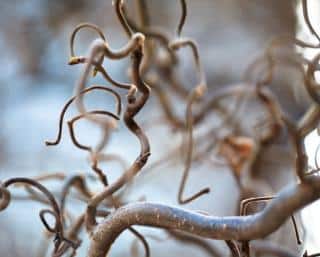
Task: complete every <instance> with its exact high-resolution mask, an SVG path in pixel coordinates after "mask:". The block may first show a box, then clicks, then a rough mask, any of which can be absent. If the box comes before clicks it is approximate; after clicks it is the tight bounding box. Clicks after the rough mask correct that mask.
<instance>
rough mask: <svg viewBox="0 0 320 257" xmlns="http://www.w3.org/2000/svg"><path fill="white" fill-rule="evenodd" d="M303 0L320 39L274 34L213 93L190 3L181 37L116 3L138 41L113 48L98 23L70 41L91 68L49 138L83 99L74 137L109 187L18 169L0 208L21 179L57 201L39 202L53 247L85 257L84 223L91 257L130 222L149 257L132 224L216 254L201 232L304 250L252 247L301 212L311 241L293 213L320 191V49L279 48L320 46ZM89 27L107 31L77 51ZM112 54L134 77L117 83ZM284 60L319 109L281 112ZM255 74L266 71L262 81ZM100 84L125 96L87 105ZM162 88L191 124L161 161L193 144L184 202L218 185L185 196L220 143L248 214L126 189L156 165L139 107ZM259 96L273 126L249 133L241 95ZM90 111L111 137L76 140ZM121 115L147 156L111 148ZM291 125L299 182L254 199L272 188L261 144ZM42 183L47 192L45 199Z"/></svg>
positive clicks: (165, 104)
mask: <svg viewBox="0 0 320 257" xmlns="http://www.w3.org/2000/svg"><path fill="white" fill-rule="evenodd" d="M302 3H303V15H304V18H305V23H306V24H307V26H308V28H309V30H310V32H311V33H312V34H313V35H314V36H315V37H316V39H317V40H318V44H310V43H307V42H303V41H301V40H298V39H291V38H288V37H286V36H284V37H281V38H277V39H275V40H273V41H272V42H271V43H270V46H269V47H268V48H267V49H266V51H265V52H264V54H263V56H262V57H261V58H258V59H257V60H256V61H255V62H254V63H253V64H252V65H250V66H249V67H248V70H247V72H246V74H245V78H246V81H245V82H243V83H242V84H239V85H236V86H232V87H224V88H221V89H219V90H215V91H213V92H212V90H210V88H208V87H207V82H206V77H205V72H204V70H203V67H202V65H201V60H200V54H199V49H198V46H197V44H196V43H195V42H194V41H193V40H192V39H189V38H185V37H182V36H181V35H182V30H183V26H184V23H185V20H186V17H187V5H186V1H185V0H180V5H181V10H182V11H181V16H180V19H179V21H178V26H177V30H176V31H175V36H174V37H171V36H170V35H169V33H167V32H164V31H163V30H161V29H159V28H156V27H154V26H152V24H151V19H150V13H149V9H148V4H147V1H145V0H137V1H136V8H137V11H138V12H137V13H138V15H137V16H138V17H137V19H133V18H130V15H129V13H130V12H129V11H130V10H128V9H127V8H126V6H125V3H124V1H122V0H115V1H114V7H115V13H116V14H117V17H118V19H119V21H120V23H121V25H122V28H123V31H124V32H125V34H126V35H127V37H128V42H127V43H126V44H125V45H124V46H123V47H121V48H119V49H113V48H111V47H110V46H109V43H108V41H107V39H106V37H105V36H104V34H103V32H102V30H101V29H100V28H99V27H98V26H96V25H94V24H90V23H83V24H80V25H79V26H77V27H76V28H75V29H74V31H73V32H72V34H71V38H70V53H71V57H70V61H69V64H70V65H77V64H83V65H84V68H83V71H82V74H81V76H80V79H79V81H78V82H77V84H76V86H75V91H74V95H73V96H72V97H71V98H70V99H69V100H68V101H67V102H66V104H65V105H64V106H63V108H62V111H61V114H60V118H59V128H58V134H57V137H56V139H55V140H53V141H47V142H46V144H47V145H48V146H54V145H57V144H59V142H60V141H61V138H62V129H63V124H64V117H65V114H66V112H67V110H68V108H69V106H70V105H72V104H73V103H74V104H75V105H76V107H77V111H78V112H79V113H78V114H77V115H76V116H74V117H73V118H71V119H70V120H69V121H68V122H67V124H68V129H69V133H70V137H71V140H72V142H73V144H74V145H75V146H76V147H77V148H79V149H80V150H84V151H86V152H88V153H89V161H90V164H91V168H92V170H93V171H94V172H95V173H96V174H97V178H98V181H99V182H101V185H102V186H103V188H102V189H101V190H100V191H98V192H96V191H95V190H92V189H91V188H90V187H88V185H87V180H88V179H89V176H88V175H81V174H75V175H70V176H67V175H66V174H64V173H57V174H47V175H44V176H42V177H38V178H34V179H30V178H13V179H9V180H6V181H4V182H3V183H1V186H0V196H1V201H0V210H4V209H5V208H6V207H7V206H8V205H9V204H10V202H11V201H12V199H11V194H10V192H9V190H8V187H9V186H10V185H12V184H20V185H23V186H24V187H25V189H26V191H27V192H28V194H29V197H30V198H32V199H34V200H36V201H39V202H41V203H43V204H46V205H49V206H50V209H44V210H41V211H40V218H41V221H42V223H43V224H44V226H45V228H46V230H47V231H48V233H49V236H50V235H54V242H55V243H54V250H53V253H52V256H55V257H58V256H62V255H64V254H67V253H70V252H71V253H70V254H71V255H72V256H74V255H76V249H77V248H78V246H79V245H80V243H81V238H80V236H79V234H80V230H81V228H82V227H85V228H86V231H87V232H88V233H89V235H90V240H91V242H90V249H89V253H88V256H89V257H105V256H106V254H107V253H108V251H109V249H110V247H111V246H112V244H113V242H114V241H115V240H116V239H117V237H118V236H119V235H120V234H121V233H122V232H123V231H124V230H126V229H129V230H130V232H131V233H132V234H133V235H135V236H136V237H137V239H139V240H140V242H142V244H143V246H144V249H145V255H146V256H149V255H150V254H151V253H150V248H149V245H148V242H147V241H146V238H145V237H144V236H143V235H142V234H140V233H139V232H138V231H137V230H135V229H134V228H133V227H132V226H133V225H143V226H152V227H157V228H163V229H166V230H168V231H169V234H170V236H171V238H175V239H176V240H178V241H182V242H186V241H187V242H188V241H189V242H191V241H192V242H193V243H194V244H196V245H198V246H199V247H202V248H204V249H206V251H207V252H209V253H210V254H212V255H218V253H217V251H216V250H215V249H214V248H213V247H212V246H210V245H208V244H206V243H205V242H204V241H203V240H202V239H201V238H199V237H195V236H200V237H205V238H211V239H217V240H224V241H225V242H226V244H227V246H228V247H229V249H230V252H231V254H232V256H247V257H249V256H251V255H252V254H256V256H258V255H259V254H264V253H266V254H273V255H276V256H298V254H296V255H295V254H292V253H290V252H288V251H286V250H284V249H283V248H281V247H280V246H277V245H273V244H270V243H267V242H265V241H258V242H253V243H252V244H250V241H251V240H255V239H259V238H263V237H265V236H267V235H270V234H271V233H272V232H274V231H275V230H277V229H279V228H280V227H281V226H282V225H283V224H284V222H285V221H286V220H287V219H288V218H289V217H292V221H293V225H294V229H295V230H294V231H295V234H296V236H297V243H298V244H300V243H301V239H300V237H299V233H298V229H297V224H296V221H295V219H294V213H295V212H297V211H299V210H301V209H302V208H303V207H304V206H306V205H307V204H309V203H312V202H313V201H315V200H317V199H318V198H319V197H320V179H319V177H318V170H319V167H318V164H317V163H316V167H315V168H311V169H310V168H309V167H308V162H307V161H308V157H307V156H306V152H305V148H304V139H305V137H306V136H307V135H308V134H309V133H310V132H311V131H313V130H314V129H316V128H317V126H318V123H319V118H320V108H319V104H320V95H319V93H318V89H319V88H318V87H319V85H318V83H317V80H316V77H315V73H316V72H317V71H318V69H319V59H320V54H318V55H316V56H315V57H314V58H313V59H311V60H308V59H306V58H304V57H303V56H301V55H298V54H297V53H296V52H294V51H291V52H290V53H289V54H286V55H284V56H280V55H278V53H277V51H276V50H277V49H278V48H279V47H281V46H288V45H291V44H292V43H294V44H295V45H297V46H299V47H303V48H314V49H318V48H320V37H319V35H318V34H317V32H316V30H315V29H314V27H313V26H312V23H311V21H310V18H309V15H308V6H307V0H303V1H302ZM86 28H87V29H92V30H94V31H96V32H97V33H98V35H99V38H98V39H96V40H94V41H93V42H92V44H91V45H90V48H89V53H88V55H87V56H77V55H76V53H75V50H74V44H75V39H76V35H77V33H78V32H79V31H80V30H81V29H86ZM183 47H188V48H190V49H191V53H192V56H193V59H194V63H195V68H196V69H195V74H196V76H197V79H198V82H197V84H196V85H195V86H194V87H193V88H192V89H191V90H189V89H188V88H189V87H188V86H185V85H184V84H183V83H182V82H181V81H180V79H179V77H178V75H177V73H178V72H177V69H178V68H179V67H180V66H179V64H180V63H179V61H180V58H179V54H178V52H177V50H179V49H180V48H183ZM105 58H109V59H116V60H119V59H124V58H131V62H130V67H129V74H130V75H129V80H130V82H128V83H127V82H118V81H115V80H114V79H113V78H112V77H111V76H110V75H109V74H108V72H107V70H106V69H105V67H104V65H103V62H104V59H105ZM279 65H285V66H293V67H295V68H297V69H298V70H299V71H300V72H301V74H302V76H303V78H304V87H305V90H306V92H307V93H308V94H309V96H310V99H311V100H312V103H311V105H310V107H309V109H308V110H307V111H306V113H305V114H304V115H303V116H302V118H301V119H300V120H298V121H297V122H296V121H295V120H293V119H292V118H291V117H290V116H289V115H288V114H287V113H285V112H284V111H283V110H282V108H281V106H280V104H279V102H278V100H277V98H276V97H275V96H274V95H273V93H272V91H271V89H270V88H269V85H270V83H271V82H272V80H273V77H274V72H275V70H276V69H277V66H279ZM91 73H92V74H93V75H94V76H96V75H102V77H103V78H104V79H105V80H106V81H107V82H108V83H109V85H108V86H104V85H92V86H90V87H86V84H87V81H88V80H89V75H90V74H91ZM257 74H258V76H257ZM253 77H257V78H258V79H257V80H253V79H252V78H253ZM92 91H99V92H102V91H103V92H106V93H109V94H111V95H112V96H113V97H114V99H115V103H116V107H115V111H114V112H111V111H107V110H102V109H96V110H88V109H87V108H86V107H85V104H84V98H85V97H86V96H87V94H88V93H90V92H92ZM118 91H120V92H118ZM121 91H125V92H126V99H125V100H123V99H122V98H121V94H120V93H121ZM151 92H153V93H154V95H155V97H156V98H157V99H158V102H159V104H160V107H161V110H162V111H163V114H164V120H165V121H166V124H168V125H169V126H170V127H171V128H172V129H173V130H174V131H175V132H181V133H183V135H184V140H183V142H182V146H181V148H180V147H179V148H177V149H174V151H173V152H170V153H169V154H168V156H167V157H166V158H165V159H161V160H160V162H159V163H158V164H161V163H163V162H166V161H169V160H170V158H171V159H172V158H176V157H177V156H179V153H180V149H183V150H185V151H184V156H183V158H184V170H183V176H182V180H181V182H180V185H179V188H178V195H177V200H178V203H179V204H187V203H189V202H191V201H194V200H196V199H197V198H199V197H201V196H202V197H204V195H205V194H208V193H209V192H210V189H209V187H208V188H204V189H201V190H200V191H198V192H197V193H195V194H193V195H191V196H189V197H185V196H184V189H185V186H186V184H187V180H188V175H189V173H190V170H191V167H192V164H193V163H196V162H200V161H208V160H209V161H210V156H209V155H210V154H211V152H212V151H213V149H215V150H217V152H218V154H219V155H220V157H221V159H223V160H224V161H225V164H227V165H228V166H229V167H230V170H231V171H232V173H233V175H234V178H235V180H236V182H237V185H238V187H239V191H240V200H244V201H243V202H242V204H241V206H242V207H241V208H240V213H238V214H239V216H234V217H214V216H211V215H209V214H206V213H205V214H204V213H203V212H202V213H199V212H191V211H186V210H184V209H180V208H175V207H170V206H165V205H161V204H155V203H149V202H144V203H130V204H127V203H126V199H125V191H121V189H123V188H126V187H129V186H130V183H129V182H131V181H132V180H133V179H134V178H135V177H136V175H137V174H138V173H140V172H141V170H142V169H143V168H144V167H145V165H146V164H147V162H148V158H149V156H150V153H151V150H150V143H149V139H148V137H147V135H146V132H145V129H144V128H143V127H142V126H141V125H140V124H139V123H138V122H137V121H136V116H137V115H139V113H140V111H141V110H142V109H148V107H147V106H146V104H147V101H148V100H149V98H150V95H151V94H150V93H151ZM175 98H179V99H180V101H182V102H183V103H184V104H185V107H186V108H185V117H184V118H182V117H180V116H179V115H177V114H176V110H175V108H176V106H175V102H174V101H175ZM234 98H235V106H234V108H225V106H224V105H223V104H222V103H223V102H225V101H226V100H228V99H234ZM250 98H254V99H256V100H257V102H258V103H259V104H260V105H261V107H262V109H263V110H264V112H265V114H266V115H265V116H266V117H262V123H263V126H262V127H263V129H257V131H256V133H253V132H252V133H251V134H250V135H248V133H247V134H245V133H244V132H243V131H242V130H241V126H240V125H241V118H239V116H241V114H240V110H241V106H242V104H243V103H244V102H246V101H248V99H250ZM123 105H124V106H123ZM213 113H216V114H218V115H220V116H221V122H220V124H219V125H218V126H216V127H212V126H211V125H206V119H207V118H208V117H209V116H210V115H211V114H213ZM82 119H85V120H88V121H89V122H92V123H94V124H96V125H98V126H99V127H101V129H102V131H103V136H102V137H101V139H100V141H99V143H98V145H96V146H91V145H84V144H82V143H81V142H80V141H79V140H78V139H77V136H76V133H75V129H74V127H75V125H76V123H77V122H78V121H80V120H82ZM118 122H123V123H124V124H125V126H126V128H127V129H128V132H130V133H132V134H133V135H134V136H135V137H136V138H137V140H138V141H139V143H140V152H139V155H138V156H137V157H136V159H135V160H134V161H133V162H132V163H131V164H127V163H126V161H124V159H125V158H124V157H123V156H119V155H115V154H112V153H108V154H106V153H104V152H103V150H104V148H105V146H106V145H107V144H108V142H109V138H110V136H111V135H112V131H113V129H114V128H115V127H116V126H117V123H118ZM203 124H205V126H204V125H203ZM256 125H257V126H258V125H259V124H256ZM260 125H261V124H260ZM200 126H203V127H206V126H208V127H209V129H205V132H203V133H202V134H200V135H197V136H195V135H194V130H196V129H197V128H198V127H200ZM224 129H226V130H227V131H228V133H227V134H224V135H223V136H221V135H220V134H219V132H220V131H221V130H224ZM283 131H285V132H286V133H287V134H288V135H289V138H290V140H291V141H290V142H291V144H292V145H293V148H294V152H295V175H296V177H297V180H298V182H297V184H296V185H293V186H290V187H288V188H286V189H284V190H282V191H281V192H280V193H279V194H278V195H276V196H272V197H270V196H263V195H262V196H260V197H251V196H253V195H257V194H259V193H260V192H261V188H260V185H263V181H258V180H257V179H256V178H255V177H254V176H253V172H254V170H253V167H254V165H255V162H256V161H257V160H258V157H259V155H260V154H261V152H262V151H261V148H263V147H266V146H268V145H272V144H273V143H274V141H275V140H276V139H277V137H278V135H279V134H280V133H281V132H283ZM199 149H200V150H199ZM102 161H104V162H110V161H118V162H119V163H121V164H122V167H123V174H122V175H120V177H119V178H118V179H117V180H116V181H112V182H110V181H109V180H108V178H107V177H108V176H107V174H106V172H105V171H104V170H103V169H102V168H101V167H100V166H99V164H100V162H102ZM154 166H156V165H154ZM52 179H58V180H60V181H63V183H62V190H61V194H60V199H59V201H57V200H56V198H55V195H54V193H52V192H50V191H49V190H48V189H47V188H46V187H45V186H43V185H42V184H41V183H40V182H43V181H45V180H52ZM91 179H92V177H91ZM94 179H96V177H94ZM72 187H74V188H75V189H77V194H76V196H77V197H78V198H79V199H80V200H81V201H83V203H84V204H85V206H86V210H85V212H84V213H82V214H80V215H78V217H76V218H74V217H72V216H71V215H70V214H69V212H68V205H67V201H66V200H67V196H68V195H69V194H70V191H71V188H72ZM34 188H36V189H38V190H40V191H41V193H42V194H44V196H45V197H43V195H42V194H39V193H38V192H37V191H35V190H34ZM266 200H268V201H270V202H268V204H267V206H266V207H265V208H264V209H263V210H261V211H259V212H258V213H256V214H248V213H247V204H248V203H249V202H253V201H255V202H256V201H266ZM47 215H51V216H52V217H53V219H54V221H55V222H54V225H53V226H52V225H50V224H49V222H48V221H47ZM101 217H102V218H104V221H103V222H99V219H98V218H101ZM182 232H187V233H188V234H184V233H182ZM190 234H192V235H190ZM304 256H309V257H310V256H316V255H308V254H307V251H306V252H305V254H304Z"/></svg>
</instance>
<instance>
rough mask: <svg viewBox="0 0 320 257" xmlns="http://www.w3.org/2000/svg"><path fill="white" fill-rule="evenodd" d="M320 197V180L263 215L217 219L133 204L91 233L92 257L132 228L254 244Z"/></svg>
mask: <svg viewBox="0 0 320 257" xmlns="http://www.w3.org/2000/svg"><path fill="white" fill-rule="evenodd" d="M319 197H320V177H318V176H312V177H311V176H310V177H308V178H307V179H306V181H305V182H304V183H303V184H297V185H294V186H290V187H288V188H286V189H284V190H283V191H281V192H280V193H279V195H278V196H277V197H276V198H275V199H274V200H273V201H272V202H271V203H270V204H269V205H268V206H267V207H266V208H265V209H264V210H263V211H262V212H260V213H257V214H255V215H250V216H244V217H241V216H229V217H214V216H205V215H202V214H198V213H195V212H191V211H186V210H183V209H179V208H175V207H169V206H165V205H161V204H154V203H134V204H129V205H127V206H124V207H121V208H119V209H118V210H116V211H115V212H114V213H112V214H110V216H108V217H107V218H106V219H105V220H104V221H103V222H102V223H101V224H100V225H98V226H97V228H96V229H95V230H94V231H93V233H92V238H91V245H90V248H89V255H88V256H89V257H105V256H106V254H107V252H108V250H109V249H110V247H111V245H112V243H113V242H114V241H115V240H116V239H117V237H118V236H119V235H120V234H121V232H122V231H124V230H125V229H127V228H129V227H130V226H132V225H143V226H151V227H161V228H166V229H176V230H180V231H184V232H188V233H192V234H195V235H198V236H202V237H206V238H212V239H220V240H254V239H259V238H263V237H265V236H267V235H269V234H270V233H272V232H274V231H275V230H277V229H278V228H279V227H280V226H281V225H282V224H283V223H284V222H285V221H286V220H287V218H288V217H290V216H291V215H292V214H293V213H294V212H295V211H297V210H299V209H301V208H303V207H304V206H306V205H308V204H310V203H311V202H313V201H315V200H317V199H318V198H319Z"/></svg>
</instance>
